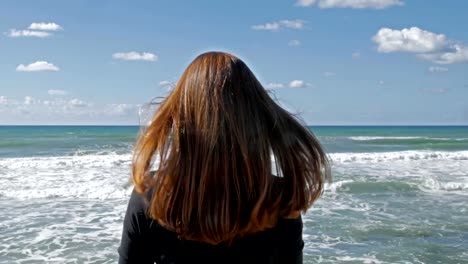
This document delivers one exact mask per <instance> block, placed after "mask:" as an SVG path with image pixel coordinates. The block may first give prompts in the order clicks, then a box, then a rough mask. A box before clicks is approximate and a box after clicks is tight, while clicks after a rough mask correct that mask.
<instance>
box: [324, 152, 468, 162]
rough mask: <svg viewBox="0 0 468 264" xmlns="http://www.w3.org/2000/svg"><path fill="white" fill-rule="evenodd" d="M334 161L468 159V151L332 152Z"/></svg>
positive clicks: (331, 155)
mask: <svg viewBox="0 0 468 264" xmlns="http://www.w3.org/2000/svg"><path fill="white" fill-rule="evenodd" d="M330 157H331V159H332V161H333V162H338V163H377V162H389V161H416V160H468V151H429V150H427V151H425V150H421V151H415V150H408V151H392V152H364V153H332V154H330Z"/></svg>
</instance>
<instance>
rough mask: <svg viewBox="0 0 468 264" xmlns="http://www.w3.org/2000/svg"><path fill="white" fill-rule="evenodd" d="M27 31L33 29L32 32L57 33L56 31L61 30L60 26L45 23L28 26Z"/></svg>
mask: <svg viewBox="0 0 468 264" xmlns="http://www.w3.org/2000/svg"><path fill="white" fill-rule="evenodd" d="M28 29H33V30H46V31H57V30H62V29H63V28H62V26H60V25H59V24H56V23H52V22H49V23H45V22H40V23H32V24H31V25H29V27H28Z"/></svg>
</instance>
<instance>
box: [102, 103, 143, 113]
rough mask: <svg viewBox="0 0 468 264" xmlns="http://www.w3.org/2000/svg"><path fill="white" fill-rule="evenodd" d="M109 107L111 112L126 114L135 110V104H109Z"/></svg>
mask: <svg viewBox="0 0 468 264" xmlns="http://www.w3.org/2000/svg"><path fill="white" fill-rule="evenodd" d="M108 106H109V107H110V109H111V112H110V113H111V114H117V115H120V114H127V113H129V112H132V111H133V112H135V113H136V112H137V110H136V106H135V105H133V104H109V105H108Z"/></svg>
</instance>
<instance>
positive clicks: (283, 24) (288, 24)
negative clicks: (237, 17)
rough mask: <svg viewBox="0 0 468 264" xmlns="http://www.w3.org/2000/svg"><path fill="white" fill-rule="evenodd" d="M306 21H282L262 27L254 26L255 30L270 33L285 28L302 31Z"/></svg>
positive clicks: (262, 25)
mask: <svg viewBox="0 0 468 264" xmlns="http://www.w3.org/2000/svg"><path fill="white" fill-rule="evenodd" d="M304 23H305V21H304V20H300V19H295V20H281V21H276V22H270V23H266V24H261V25H253V26H252V29H253V30H269V31H278V30H280V29H283V28H291V29H302V28H304Z"/></svg>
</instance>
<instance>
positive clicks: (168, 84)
mask: <svg viewBox="0 0 468 264" xmlns="http://www.w3.org/2000/svg"><path fill="white" fill-rule="evenodd" d="M171 85H172V82H170V81H167V80H164V81H160V82H159V86H171Z"/></svg>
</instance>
